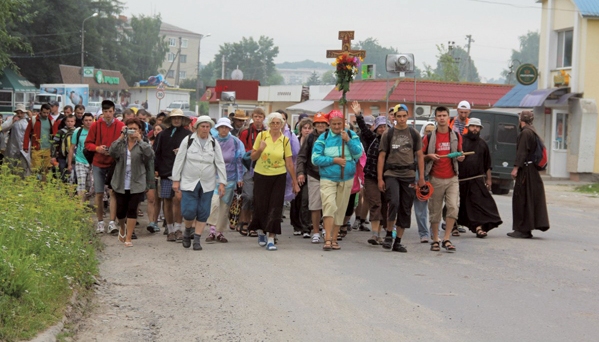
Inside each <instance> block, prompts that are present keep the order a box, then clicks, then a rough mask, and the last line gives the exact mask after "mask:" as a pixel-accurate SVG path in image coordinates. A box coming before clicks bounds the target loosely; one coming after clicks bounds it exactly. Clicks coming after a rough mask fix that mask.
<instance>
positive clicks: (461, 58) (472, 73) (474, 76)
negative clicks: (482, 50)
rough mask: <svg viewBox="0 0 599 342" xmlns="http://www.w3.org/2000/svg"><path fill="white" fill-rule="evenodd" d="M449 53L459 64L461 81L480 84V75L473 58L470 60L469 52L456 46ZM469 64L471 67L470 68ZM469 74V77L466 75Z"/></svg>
mask: <svg viewBox="0 0 599 342" xmlns="http://www.w3.org/2000/svg"><path fill="white" fill-rule="evenodd" d="M449 53H450V54H451V55H452V56H453V58H454V60H456V61H457V62H458V70H459V73H460V76H459V80H460V81H463V82H480V76H479V75H478V69H477V68H476V65H474V61H473V60H472V58H470V59H469V58H468V51H466V50H464V49H463V48H462V47H461V46H456V47H454V48H453V49H451V51H449ZM468 64H470V66H469V67H468ZM466 73H468V75H466Z"/></svg>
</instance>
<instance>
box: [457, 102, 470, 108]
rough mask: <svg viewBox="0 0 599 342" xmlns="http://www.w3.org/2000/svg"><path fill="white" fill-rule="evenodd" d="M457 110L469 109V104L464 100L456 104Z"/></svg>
mask: <svg viewBox="0 0 599 342" xmlns="http://www.w3.org/2000/svg"><path fill="white" fill-rule="evenodd" d="M458 109H470V103H469V102H468V101H466V100H464V101H461V102H460V103H459V104H458Z"/></svg>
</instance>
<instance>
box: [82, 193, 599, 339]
mask: <svg viewBox="0 0 599 342" xmlns="http://www.w3.org/2000/svg"><path fill="white" fill-rule="evenodd" d="M570 189H571V188H569V187H560V186H555V185H548V186H547V197H548V203H549V205H548V207H549V213H550V220H551V229H550V230H549V231H548V232H545V233H542V232H539V231H536V233H533V234H534V236H535V237H534V238H533V239H530V240H520V239H512V238H509V237H507V236H506V233H507V232H509V231H511V224H512V221H511V193H510V195H509V196H495V199H496V201H497V204H498V207H499V210H500V213H501V215H502V218H503V221H504V223H503V225H502V226H500V227H499V228H498V229H495V230H493V231H491V232H490V234H489V236H488V237H487V238H485V239H477V238H476V237H475V235H474V234H472V233H466V234H462V236H461V237H457V238H452V241H453V242H454V244H455V245H456V247H457V252H456V253H452V254H451V253H447V252H445V251H441V252H431V251H429V247H430V246H429V245H428V244H421V243H420V242H419V239H418V232H417V228H416V225H415V221H414V217H413V223H412V228H411V229H408V230H407V231H406V233H405V235H404V238H403V239H402V243H403V244H405V245H406V246H407V248H408V253H405V254H404V253H397V252H390V251H386V250H383V249H382V248H381V247H374V246H370V245H368V244H367V242H366V240H367V239H368V237H369V236H370V233H367V232H356V231H352V232H351V233H350V234H349V235H348V236H347V238H345V239H344V240H343V241H342V242H341V243H340V244H341V250H340V251H330V252H324V251H322V244H320V245H313V244H311V243H310V240H309V239H303V238H302V237H295V236H292V229H291V227H290V225H289V224H288V220H286V222H285V225H284V227H283V232H284V233H283V234H282V236H280V239H279V243H278V247H279V250H278V251H275V252H270V251H266V250H265V249H264V248H261V247H259V246H258V244H257V239H256V238H248V237H243V236H241V235H239V234H238V233H236V232H233V231H227V232H226V233H225V235H226V237H227V238H228V239H229V243H226V244H222V243H215V244H210V245H208V244H206V243H204V242H202V245H203V247H204V250H202V251H193V250H191V249H184V248H183V247H182V246H181V244H180V243H173V242H166V237H165V236H164V235H162V232H161V233H158V234H154V235H150V234H149V233H148V232H147V231H146V230H145V223H146V222H147V221H146V220H145V217H144V218H143V219H142V225H141V226H140V227H142V228H140V229H138V235H139V239H138V240H134V241H133V243H134V247H133V248H125V247H124V246H123V245H122V244H121V243H119V242H118V241H117V238H116V237H112V236H103V237H102V240H103V241H104V242H105V244H106V249H105V250H104V252H103V253H101V255H100V259H101V262H102V263H101V267H100V285H99V286H98V287H97V298H96V299H95V305H94V308H93V310H92V311H91V312H90V313H89V314H88V315H87V317H86V318H85V319H84V320H83V322H82V323H81V324H80V325H79V328H78V331H77V334H76V335H75V338H74V339H75V340H77V341H325V340H326V341H417V340H428V341H458V340H460V341H567V340H570V341H596V340H597V338H598V337H597V334H598V333H599V294H598V292H597V289H598V286H599V272H598V271H599V248H598V247H597V246H598V242H597V241H599V229H597V216H598V215H597V214H598V213H599V209H598V208H599V199H598V198H593V197H589V196H587V195H582V194H577V193H573V192H571V191H570ZM206 235H207V234H206V233H205V234H204V236H203V238H205V236H206Z"/></svg>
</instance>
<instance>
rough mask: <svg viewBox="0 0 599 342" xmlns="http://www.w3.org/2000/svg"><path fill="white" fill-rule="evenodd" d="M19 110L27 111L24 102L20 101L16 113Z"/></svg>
mask: <svg viewBox="0 0 599 342" xmlns="http://www.w3.org/2000/svg"><path fill="white" fill-rule="evenodd" d="M18 111H21V112H23V113H25V112H26V111H27V109H26V108H25V105H24V104H22V103H19V104H17V107H16V108H15V113H16V112H18Z"/></svg>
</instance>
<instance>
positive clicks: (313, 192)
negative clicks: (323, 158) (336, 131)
mask: <svg viewBox="0 0 599 342" xmlns="http://www.w3.org/2000/svg"><path fill="white" fill-rule="evenodd" d="M313 124H314V130H313V131H312V133H311V134H310V135H309V136H308V139H307V140H306V142H305V143H304V144H303V145H302V147H301V148H300V151H299V153H298V155H297V182H298V184H299V186H303V185H304V184H305V183H306V182H307V183H308V210H310V215H311V219H312V243H320V241H321V237H320V229H319V228H320V219H321V218H322V200H321V198H320V173H319V172H318V166H316V165H314V164H313V163H312V148H313V147H314V142H315V141H316V140H317V139H318V137H319V136H320V135H321V134H322V133H324V132H326V131H327V129H328V128H329V119H328V118H327V116H326V114H324V113H320V112H319V113H316V114H315V115H314V121H313Z"/></svg>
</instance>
